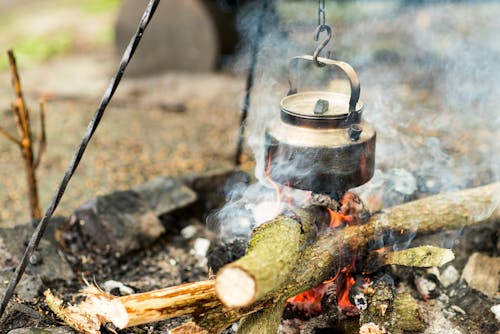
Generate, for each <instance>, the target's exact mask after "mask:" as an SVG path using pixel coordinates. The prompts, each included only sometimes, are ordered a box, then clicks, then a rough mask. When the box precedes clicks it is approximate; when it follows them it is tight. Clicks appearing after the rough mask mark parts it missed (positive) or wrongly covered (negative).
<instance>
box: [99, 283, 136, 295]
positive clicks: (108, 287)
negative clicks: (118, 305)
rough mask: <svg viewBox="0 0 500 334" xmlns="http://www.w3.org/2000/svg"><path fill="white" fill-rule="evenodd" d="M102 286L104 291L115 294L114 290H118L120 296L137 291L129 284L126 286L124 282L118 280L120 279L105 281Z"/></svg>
mask: <svg viewBox="0 0 500 334" xmlns="http://www.w3.org/2000/svg"><path fill="white" fill-rule="evenodd" d="M102 287H103V289H104V291H106V292H107V293H111V294H113V295H117V294H116V293H114V292H118V293H119V294H118V295H119V296H127V295H131V294H133V293H134V292H135V291H134V289H132V288H131V287H129V286H126V285H125V284H123V283H122V282H118V281H115V280H111V279H110V280H107V281H106V282H104V283H103V284H102Z"/></svg>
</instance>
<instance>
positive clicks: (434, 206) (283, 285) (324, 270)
mask: <svg viewBox="0 0 500 334" xmlns="http://www.w3.org/2000/svg"><path fill="white" fill-rule="evenodd" d="M498 194H500V183H494V184H491V185H487V186H483V187H478V188H473V189H469V190H465V191H461V192H454V193H446V194H440V195H435V196H430V197H427V198H424V199H421V200H417V201H414V202H409V203H406V204H403V205H399V206H396V207H393V208H390V209H387V210H384V211H383V212H381V213H378V214H376V215H373V216H372V217H371V218H370V220H369V222H368V223H367V224H364V225H359V226H347V227H345V228H343V229H342V230H333V231H331V232H330V233H325V234H323V235H321V236H320V237H319V238H318V240H317V241H316V242H315V243H313V244H312V245H311V246H309V247H305V244H301V245H293V246H292V247H293V250H292V254H293V257H294V260H293V265H292V266H291V265H290V262H288V261H284V262H283V256H282V255H283V253H285V254H286V253H287V252H288V249H286V247H280V252H283V253H281V255H280V254H277V252H273V251H269V250H272V249H273V247H275V246H276V244H277V243H278V241H277V240H282V241H283V242H286V240H289V239H290V237H291V234H290V233H288V234H286V233H285V234H275V235H273V232H276V233H282V232H283V231H281V230H280V231H279V232H278V231H277V230H274V231H273V230H271V229H269V230H268V231H267V232H268V233H267V235H266V239H264V238H261V239H260V242H259V243H258V246H259V247H255V246H252V247H250V248H249V249H248V251H247V254H246V255H245V256H244V257H243V258H241V259H239V260H238V261H236V262H234V263H232V264H229V265H227V266H226V267H223V268H222V269H221V270H220V271H219V273H218V275H217V283H216V290H217V295H218V296H219V298H220V300H221V301H222V302H223V303H225V304H226V302H227V301H228V300H229V301H230V302H229V303H227V304H226V305H227V306H229V307H233V306H238V307H244V306H248V305H250V304H251V303H252V302H254V301H256V300H259V299H261V298H263V296H265V297H266V298H269V297H273V298H275V296H276V295H280V294H282V293H286V295H287V298H288V297H292V296H294V295H296V294H297V293H299V292H302V291H305V290H308V289H310V288H312V287H314V286H316V285H318V284H319V283H321V282H322V281H324V280H327V279H328V278H329V277H330V276H331V274H332V268H342V267H344V266H346V265H347V264H349V263H350V262H351V261H352V260H353V256H354V257H355V260H362V259H366V258H368V254H369V252H370V251H372V250H373V249H376V248H382V247H385V246H387V245H392V244H393V243H394V242H397V241H400V240H408V239H410V238H413V237H414V236H415V235H416V234H417V233H418V234H422V235H423V234H429V233H434V232H438V231H441V230H445V229H446V230H454V229H459V228H463V227H466V226H471V225H474V224H477V223H480V222H482V221H484V220H486V219H498V218H500V209H499V208H498V202H499V201H500V199H499V195H498ZM279 219H281V218H277V219H276V220H275V221H278V220H279ZM304 223H305V220H304V219H303V220H302V224H304ZM266 225H267V226H272V225H274V224H272V223H268V224H266ZM256 232H258V231H256ZM255 238H260V236H259V234H258V233H254V236H253V238H252V240H253V239H255ZM266 241H267V242H266ZM280 242H281V241H280ZM251 243H252V241H251ZM297 248H299V249H301V248H302V249H303V250H302V251H301V252H300V257H299V258H298V260H297V261H296V260H295V258H296V257H297V254H295V250H296V249H297ZM262 249H267V250H268V252H267V253H265V252H264V254H262V255H261V257H259V259H258V261H256V260H255V255H254V252H259V253H262ZM266 254H267V255H266ZM241 264H244V267H243V266H242V265H241ZM261 268H272V272H274V273H276V275H278V276H276V278H277V279H273V278H272V277H271V278H269V277H266V279H267V280H266V285H265V286H261V284H262V283H261V282H262V279H261V270H262V269H261ZM282 270H284V271H285V272H287V273H288V272H290V271H291V270H293V271H294V275H287V277H288V280H287V281H283V280H282V279H281V277H283V275H282ZM234 271H236V273H233V272H234ZM239 276H240V277H245V279H244V280H243V281H238V282H236V281H234V280H231V279H228V277H239ZM261 287H262V289H263V291H259V289H261ZM239 290H242V291H245V292H248V291H254V290H255V294H254V295H253V296H252V298H249V297H248V295H247V294H246V293H243V294H242V295H241V296H240V295H239V294H236V293H235V292H236V291H239Z"/></svg>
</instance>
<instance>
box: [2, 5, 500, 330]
mask: <svg viewBox="0 0 500 334" xmlns="http://www.w3.org/2000/svg"><path fill="white" fill-rule="evenodd" d="M0 4H1V2H0ZM40 6H41V7H43V6H42V5H40ZM311 7H312V8H311ZM26 8H27V7H26ZM38 10H40V8H38ZM280 12H281V13H282V15H283V17H282V19H283V21H282V26H281V29H271V28H269V29H266V31H265V39H264V41H263V43H262V48H261V54H260V56H259V66H258V69H257V77H256V87H255V91H254V95H253V98H252V104H251V115H250V118H251V119H250V127H249V143H250V145H249V147H247V157H246V158H245V161H246V165H247V166H251V165H252V162H251V161H252V159H253V156H252V149H255V148H257V151H256V152H257V153H259V151H258V147H260V145H261V144H262V140H261V138H262V136H261V135H262V130H263V128H264V126H265V125H264V124H265V123H266V122H267V121H269V120H270V118H271V116H272V115H274V116H276V115H277V114H278V110H279V107H278V104H279V98H280V97H282V96H283V95H284V93H285V92H286V88H287V87H286V85H287V82H286V74H287V71H286V65H287V60H288V59H289V57H291V56H294V55H298V54H302V53H304V52H305V53H311V51H312V50H313V48H314V46H315V44H314V41H313V40H312V32H313V31H314V28H315V26H314V25H315V23H316V18H315V6H311V5H310V2H305V1H304V2H295V1H283V2H282V3H281V7H280ZM65 13H66V14H67V15H73V16H72V17H73V18H74V20H73V21H77V19H78V18H79V15H83V16H84V18H85V21H84V22H86V23H85V24H82V25H83V26H93V24H94V23H95V18H94V19H93V18H92V17H93V15H94V14H85V15H84V14H82V12H81V11H79V10H76V11H72V10H70V11H65ZM19 15H21V14H19ZM22 15H25V19H26V20H28V21H29V18H30V17H35V16H36V15H37V13H36V11H31V10H28V9H24V10H23V12H22ZM52 15H54V16H56V17H57V15H55V14H52ZM58 15H60V13H59V14H58ZM499 15H500V4H496V3H480V4H470V3H461V4H435V5H428V6H423V7H418V6H416V7H413V6H410V7H403V6H400V5H399V4H397V3H395V2H390V1H381V2H378V1H373V2H371V1H370V2H360V3H351V4H347V5H338V4H337V5H332V8H331V11H330V12H329V13H328V16H327V19H328V20H330V22H331V23H332V24H333V25H334V27H335V35H334V36H335V37H334V40H333V41H332V49H333V51H334V53H333V56H334V57H335V58H338V59H342V60H346V61H348V62H349V63H351V64H352V65H353V66H354V67H355V68H356V70H357V71H358V74H359V76H360V80H361V84H362V99H363V100H364V102H365V106H366V108H365V113H364V117H365V118H366V119H367V120H368V121H370V122H371V123H372V124H373V125H374V127H375V128H376V130H377V158H376V160H377V168H378V169H379V170H378V171H377V172H376V175H375V177H374V179H373V180H372V181H371V182H370V183H369V184H368V185H367V186H365V187H364V189H362V190H360V191H361V192H362V193H363V194H366V196H369V197H370V196H371V197H370V198H372V199H373V195H374V194H375V195H376V196H375V197H377V196H378V200H379V202H376V201H374V202H372V203H371V204H372V205H374V207H372V208H373V209H378V208H380V207H382V206H389V205H393V204H397V203H400V202H401V201H405V200H409V199H413V198H414V197H416V196H425V195H428V194H432V193H438V192H442V191H448V190H456V189H462V188H467V187H471V186H477V185H481V184H486V183H489V182H494V181H497V180H498V179H499V176H500V159H499V157H500V155H499V148H500V147H499V146H500V141H499V140H497V138H499V135H500V130H499V129H500V116H499V114H498V111H497V109H496V108H497V106H498V103H499V102H500V91H499V90H498V86H497V78H498V76H499V75H500V65H499V64H500V62H499V61H498V60H499V58H500V44H499V43H498V33H497V32H498V31H499V29H500V21H499V20H498V19H497V18H498V16H499ZM54 16H52V21H54V22H56V19H55V18H54ZM82 20H83V18H82ZM113 20H114V16H113V11H107V12H106V13H105V14H103V16H99V19H98V21H100V23H101V24H102V23H103V22H104V23H106V24H107V26H111V25H112V23H113ZM46 21H47V22H49V23H47V24H49V25H50V24H51V23H50V22H51V20H46ZM66 21H68V22H69V21H72V20H68V19H67V18H66ZM12 22H13V23H12V25H13V26H14V27H15V24H16V23H15V22H16V21H12ZM12 29H14V28H12ZM103 29H107V28H105V27H104V28H103ZM78 31H79V32H77V36H79V37H78V38H79V40H80V37H81V38H84V36H85V34H84V33H83V32H81V31H85V29H82V30H81V31H80V30H78ZM28 33H29V31H28ZM79 34H83V35H79ZM75 38H76V37H75ZM84 40H85V41H86V42H85V43H80V44H78V43H77V45H76V46H73V47H71V48H69V49H66V50H65V51H64V52H61V53H57V54H56V55H55V56H51V57H48V59H44V60H41V59H35V60H30V61H28V60H26V65H24V62H23V61H22V59H23V57H20V63H19V66H20V70H21V80H22V83H23V88H24V92H25V95H26V98H27V101H28V105H29V106H30V108H31V109H32V114H33V116H32V117H33V128H34V129H35V131H37V129H38V121H37V115H38V113H37V100H38V99H39V98H40V96H42V95H46V96H49V97H50V99H49V102H48V104H47V120H46V123H47V136H48V150H47V152H46V154H45V156H44V158H43V160H42V162H41V165H40V168H39V170H38V177H39V181H40V186H39V188H40V196H41V207H42V210H45V208H46V207H47V205H48V203H49V201H50V199H51V197H52V194H53V192H54V191H55V189H56V187H57V185H58V184H59V182H60V180H61V178H62V175H63V172H64V170H65V168H66V167H67V165H68V163H69V161H70V159H71V156H72V154H73V152H74V150H75V149H76V148H77V147H78V145H79V142H80V140H81V137H82V135H83V133H84V131H85V129H86V127H87V124H88V122H89V120H90V119H91V117H92V115H93V113H94V112H95V109H96V107H97V105H98V103H99V100H100V98H101V95H102V93H103V91H104V89H105V87H106V85H107V83H108V81H109V79H110V77H111V76H112V74H113V71H114V69H115V67H116V66H117V62H116V57H115V55H114V50H113V47H112V45H111V42H110V40H109V39H108V40H106V41H104V42H98V43H94V42H92V41H95V38H91V37H87V39H84ZM0 42H3V41H2V40H1V39H0ZM7 44H8V42H5V43H3V44H0V48H6V47H7V46H6V45H7ZM0 51H1V50H0ZM24 59H26V58H24ZM247 62H248V53H247V52H245V51H242V53H241V54H240V57H237V58H234V59H230V60H228V62H227V63H226V64H225V66H224V67H223V68H222V69H221V70H219V71H218V72H214V73H185V72H184V73H181V72H169V73H159V74H158V75H157V76H154V77H148V78H142V79H132V78H127V77H125V79H124V81H123V83H122V84H121V86H120V87H119V89H118V91H117V94H116V96H115V98H114V99H113V102H112V103H111V104H110V106H109V108H108V110H107V112H106V115H105V116H104V118H103V120H102V124H101V126H100V127H99V129H98V130H97V132H96V135H95V136H94V139H93V140H92V141H91V143H90V145H89V146H88V149H87V152H86V154H85V156H84V158H83V160H82V162H81V164H80V166H79V168H78V171H77V173H76V174H75V176H74V178H73V180H72V181H71V182H70V184H69V187H68V189H67V192H66V194H65V196H64V198H63V200H62V202H61V205H60V208H59V210H58V211H57V213H58V214H61V215H69V214H70V213H71V212H72V211H73V210H74V209H75V208H76V207H78V206H79V205H81V204H82V203H84V202H86V201H87V200H88V199H90V198H93V197H95V196H96V195H100V194H107V193H111V192H113V191H115V190H121V189H129V188H130V187H131V186H133V185H136V184H139V183H142V182H144V181H146V180H149V179H152V178H153V177H155V176H158V175H171V176H174V175H181V174H185V173H189V172H199V171H206V170H212V169H217V168H220V167H228V166H231V165H232V164H233V159H234V153H235V148H236V136H237V132H238V121H239V111H240V107H241V103H242V99H243V94H244V85H245V74H246V73H245V68H246V64H247ZM330 74H331V73H330V72H326V74H324V73H323V72H317V71H316V72H314V74H313V77H314V79H317V81H316V84H317V85H322V87H326V88H328V89H340V90H345V84H344V83H343V82H340V81H339V80H336V79H332V78H336V77H335V76H330ZM9 83H10V78H9V73H8V72H7V71H6V70H5V69H3V70H2V71H1V72H0V124H1V126H2V127H4V128H8V129H11V130H12V132H13V133H14V132H15V127H14V121H13V119H12V117H11V112H10V110H9V105H10V103H11V101H12V97H13V94H12V91H11V88H10V86H9ZM381 193H382V195H381ZM415 193H418V195H415ZM407 195H408V196H407ZM499 201H500V199H499ZM373 203H375V204H373ZM28 219H29V210H28V201H27V198H26V185H25V175H24V171H23V163H22V160H21V159H20V152H19V151H18V149H17V148H16V147H14V146H13V145H12V144H11V143H9V142H8V141H7V140H5V139H4V138H0V226H1V227H6V226H12V225H16V224H21V223H25V222H26V221H27V220H28ZM191 223H192V224H193V225H195V226H196V227H197V228H198V235H199V236H202V237H207V238H208V237H209V236H207V234H206V233H207V231H205V230H203V224H204V222H202V221H194V222H190V224H191ZM174 232H175V233H171V234H170V235H168V236H166V237H165V238H164V239H162V240H160V241H158V242H157V243H156V244H154V245H152V247H151V249H148V250H144V251H143V252H141V253H140V254H134V255H133V256H132V257H131V259H129V260H130V261H129V262H127V263H125V264H124V263H115V264H113V265H115V269H116V268H120V269H116V270H117V271H116V272H109V271H108V272H102V273H99V274H98V275H97V277H98V279H99V280H101V281H104V280H106V279H117V280H122V281H123V282H125V283H127V284H130V285H132V286H134V287H136V288H138V290H141V291H145V290H148V289H151V288H156V287H161V286H165V285H170V284H178V283H180V282H186V281H193V280H197V279H204V278H206V276H207V274H208V273H207V271H206V266H205V265H200V264H199V263H198V262H197V261H198V259H194V258H193V257H192V256H190V254H189V252H190V250H191V248H192V247H193V243H194V240H184V239H183V238H181V237H180V236H179V233H178V232H179V231H174ZM73 241H74V240H73ZM443 242H444V241H443ZM75 243H77V242H76V241H75ZM104 260H106V261H108V259H107V258H105V257H103V258H101V259H99V258H98V257H97V258H93V259H90V261H89V262H88V263H87V267H85V268H83V269H82V271H91V270H93V269H95V268H99V269H98V270H100V269H101V268H108V270H109V267H112V265H109V266H108V263H100V261H104ZM92 261H95V262H92ZM109 261H114V260H109ZM173 263H174V264H175V265H174V264H173ZM155 266H163V267H164V268H157V267H155ZM94 267H95V268H94ZM131 268H132V269H134V270H131ZM145 268H149V269H147V270H149V271H147V270H146V269H145ZM179 268H181V269H179ZM155 270H157V271H158V272H169V273H171V274H172V277H171V276H168V277H167V276H165V277H160V278H158V277H155V274H156V273H155ZM127 273H128V274H127ZM127 275H128V276H127ZM144 275H146V276H147V278H148V279H147V280H146V279H143V277H144ZM78 280H79V278H78ZM75 281H76V280H74V282H73V283H74V285H73V286H71V287H69V290H71V292H72V293H74V291H73V290H75V289H76V287H77V285H78V284H81V282H80V281H78V283H76V282H75ZM141 284H142V285H141ZM58 288H59V291H58V292H59V293H61V294H62V293H63V292H64V290H63V289H64V287H61V286H58ZM491 317H492V315H490V318H491ZM474 326H475V325H474ZM474 326H472V327H471V328H473V327H474ZM477 326H479V325H477ZM144 328H146V327H144ZM474 328H475V327H474ZM146 332H147V329H144V331H143V333H146ZM437 332H439V331H437ZM141 333H142V332H141ZM428 333H431V332H428Z"/></svg>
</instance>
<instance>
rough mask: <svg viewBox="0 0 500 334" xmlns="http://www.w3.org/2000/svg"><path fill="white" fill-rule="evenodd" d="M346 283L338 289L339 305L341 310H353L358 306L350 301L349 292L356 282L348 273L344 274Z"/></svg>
mask: <svg viewBox="0 0 500 334" xmlns="http://www.w3.org/2000/svg"><path fill="white" fill-rule="evenodd" d="M344 281H345V283H344V284H342V285H340V286H339V287H338V288H337V303H338V305H339V307H340V309H341V310H353V309H355V308H356V306H354V305H353V304H352V303H351V301H350V300H349V291H350V290H351V287H352V286H353V285H354V283H355V282H356V280H355V279H354V278H353V277H352V276H351V275H350V274H349V272H348V271H346V272H345V273H344Z"/></svg>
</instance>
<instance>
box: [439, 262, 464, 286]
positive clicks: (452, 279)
mask: <svg viewBox="0 0 500 334" xmlns="http://www.w3.org/2000/svg"><path fill="white" fill-rule="evenodd" d="M459 279H460V273H459V272H458V270H457V269H456V268H455V267H454V266H448V267H447V268H446V269H445V270H443V272H442V273H441V274H440V275H439V281H440V282H441V284H442V285H443V286H444V287H445V288H447V287H449V286H450V285H452V284H454V283H456V282H458V280H459Z"/></svg>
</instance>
